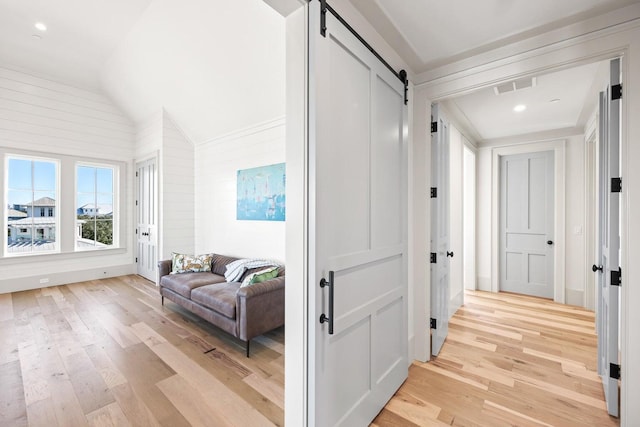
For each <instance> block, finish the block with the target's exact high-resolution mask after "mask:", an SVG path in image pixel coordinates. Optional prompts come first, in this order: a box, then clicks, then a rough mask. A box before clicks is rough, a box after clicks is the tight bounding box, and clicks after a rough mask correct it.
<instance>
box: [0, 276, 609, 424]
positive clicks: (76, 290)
mask: <svg viewBox="0 0 640 427" xmlns="http://www.w3.org/2000/svg"><path fill="white" fill-rule="evenodd" d="M595 371H596V336H595V333H594V315H593V313H591V312H587V311H584V310H582V309H580V308H576V307H569V306H564V305H559V304H555V303H553V302H550V301H547V300H543V299H538V298H531V297H523V296H517V295H510V294H491V293H483V292H469V293H467V294H466V295H465V306H464V307H463V308H461V309H460V310H459V311H458V312H457V313H456V314H455V315H454V316H453V318H452V320H451V322H450V325H449V337H448V338H447V341H446V342H445V345H444V347H443V349H442V352H441V354H440V356H438V357H437V358H435V359H433V360H432V361H431V362H430V363H428V364H423V363H414V364H413V365H412V366H411V368H410V372H409V378H408V379H407V381H406V382H405V384H404V385H403V386H402V388H401V389H400V390H399V391H398V392H397V393H396V395H395V397H394V398H393V399H392V400H391V401H390V402H389V403H388V404H387V406H386V407H385V409H384V410H383V411H382V412H381V413H380V414H379V416H378V417H377V418H376V419H375V420H374V423H373V424H372V425H374V426H380V427H382V426H403V427H404V426H430V425H455V426H491V427H494V426H507V425H517V426H550V425H551V426H616V425H618V421H617V419H614V418H610V417H609V416H608V415H607V413H606V410H605V407H604V397H603V392H602V386H601V385H600V380H599V377H598V375H597V374H596V372H595ZM0 385H1V386H0V425H1V426H27V425H28V426H85V425H90V426H109V425H113V426H127V425H130V426H163V425H164V426H189V425H192V426H212V425H213V426H252V427H253V426H263V425H264V426H273V425H275V426H282V425H283V424H284V411H283V406H284V329H282V328H280V329H278V330H276V331H274V332H272V333H270V334H267V335H265V336H263V337H259V338H256V339H255V340H254V341H253V342H252V345H251V358H249V359H247V358H246V357H244V346H243V343H242V342H241V341H239V340H237V339H235V338H233V337H231V336H230V335H228V334H226V333H224V332H221V331H220V330H218V329H217V328H215V327H213V326H212V325H210V324H209V323H207V322H206V321H204V320H202V319H200V318H198V317H197V316H194V315H192V314H190V313H189V312H187V311H186V310H183V309H182V308H180V307H179V306H177V305H175V304H173V303H171V302H169V301H167V302H166V306H164V307H163V306H162V305H160V297H159V295H158V293H157V291H156V289H155V286H154V285H153V284H152V283H150V282H148V281H146V280H144V279H142V278H140V277H138V276H124V277H118V278H113V279H104V280H99V281H90V282H84V283H77V284H72V285H66V286H57V287H51V288H44V289H38V290H33V291H25V292H16V293H13V294H4V295H0Z"/></svg>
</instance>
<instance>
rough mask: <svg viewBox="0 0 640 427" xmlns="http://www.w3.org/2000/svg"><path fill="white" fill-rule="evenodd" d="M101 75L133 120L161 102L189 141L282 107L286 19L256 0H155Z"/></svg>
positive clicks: (281, 111)
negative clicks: (185, 0)
mask: <svg viewBox="0 0 640 427" xmlns="http://www.w3.org/2000/svg"><path fill="white" fill-rule="evenodd" d="M102 81H103V83H104V85H105V88H106V89H107V91H108V93H109V94H110V95H111V96H112V98H113V99H114V100H115V101H116V102H117V103H118V105H121V106H122V108H123V110H124V111H125V112H127V113H128V114H129V116H130V117H131V118H132V119H133V120H134V121H135V122H141V121H143V120H146V119H147V118H148V117H150V116H151V115H153V114H155V113H156V112H157V111H159V110H160V109H162V108H164V109H165V110H166V111H167V112H168V113H169V114H171V117H172V119H173V120H174V121H175V122H176V123H178V124H179V126H180V127H181V128H182V129H183V130H184V131H185V134H186V136H187V137H188V138H189V139H190V140H191V141H193V142H194V143H195V144H198V143H201V142H203V141H206V140H209V139H211V138H214V137H217V136H220V135H224V134H226V133H229V132H233V131H236V130H238V129H243V128H245V127H248V126H252V125H254V124H255V123H260V122H263V121H266V120H271V119H274V118H277V117H282V116H283V115H284V111H285V106H284V105H285V21H284V18H283V17H282V16H281V15H279V14H278V13H277V12H276V11H274V10H273V9H271V8H270V7H269V6H268V5H266V4H265V3H264V2H262V1H259V0H234V1H226V0H190V1H187V2H184V1H179V0H155V1H153V2H152V3H151V4H150V5H149V7H148V8H147V10H146V11H145V12H144V14H143V15H142V17H141V18H140V20H139V21H138V22H137V23H136V25H135V26H134V27H133V29H132V30H131V31H130V32H129V34H128V35H127V37H126V38H125V39H124V40H123V41H122V42H121V44H120V45H119V47H118V48H117V49H116V51H115V52H114V54H113V55H112V57H111V58H110V59H109V61H108V62H107V64H106V66H105V68H104V71H103V76H102Z"/></svg>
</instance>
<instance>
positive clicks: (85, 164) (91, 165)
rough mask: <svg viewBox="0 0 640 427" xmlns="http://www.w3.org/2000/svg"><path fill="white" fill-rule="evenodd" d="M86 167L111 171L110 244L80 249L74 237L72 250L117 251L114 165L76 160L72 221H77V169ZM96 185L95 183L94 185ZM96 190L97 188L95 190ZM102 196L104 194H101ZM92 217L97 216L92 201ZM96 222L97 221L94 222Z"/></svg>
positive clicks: (117, 195)
mask: <svg viewBox="0 0 640 427" xmlns="http://www.w3.org/2000/svg"><path fill="white" fill-rule="evenodd" d="M80 167H87V168H95V169H98V168H100V169H111V172H112V178H111V179H112V182H111V190H112V192H111V197H112V199H111V200H112V205H111V210H112V212H111V224H112V243H111V245H106V246H93V247H91V246H87V247H80V246H78V239H76V237H75V235H74V248H75V249H74V250H75V252H93V251H103V250H108V249H118V248H120V207H119V203H118V201H119V199H120V167H119V166H118V165H116V164H114V163H106V162H96V161H85V160H76V161H75V162H74V167H73V169H74V170H73V176H74V185H73V188H74V192H73V194H74V198H73V199H74V202H73V206H74V213H75V215H74V220H75V221H76V225H77V219H78V209H79V208H80V207H79V206H78V168H80ZM96 185H97V183H96ZM96 190H97V188H96ZM93 194H94V195H96V199H97V195H98V194H100V193H98V192H97V191H94V193H93ZM103 194H104V193H103ZM92 210H93V211H94V212H93V215H94V216H97V214H98V203H97V200H94V208H93V209H92ZM96 221H97V220H96ZM94 241H95V240H94Z"/></svg>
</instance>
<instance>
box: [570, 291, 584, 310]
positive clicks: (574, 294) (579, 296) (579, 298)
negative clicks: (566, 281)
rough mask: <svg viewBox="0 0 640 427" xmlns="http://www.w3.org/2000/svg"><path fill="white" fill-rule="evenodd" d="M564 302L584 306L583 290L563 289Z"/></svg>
mask: <svg viewBox="0 0 640 427" xmlns="http://www.w3.org/2000/svg"><path fill="white" fill-rule="evenodd" d="M565 296H566V298H567V299H566V300H565V302H566V304H568V305H577V306H578V307H584V291H582V290H579V289H565Z"/></svg>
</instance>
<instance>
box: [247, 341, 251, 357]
mask: <svg viewBox="0 0 640 427" xmlns="http://www.w3.org/2000/svg"><path fill="white" fill-rule="evenodd" d="M250 342H251V340H247V357H249V343H250Z"/></svg>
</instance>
